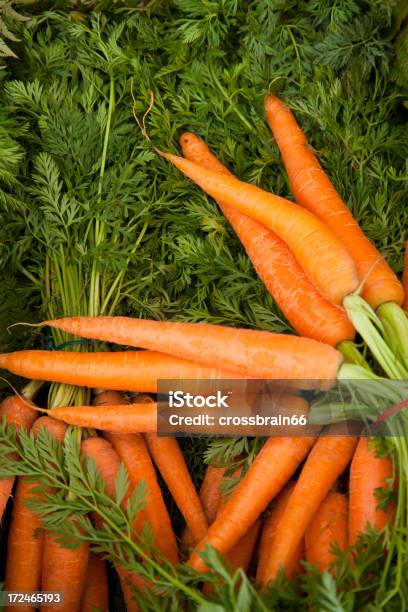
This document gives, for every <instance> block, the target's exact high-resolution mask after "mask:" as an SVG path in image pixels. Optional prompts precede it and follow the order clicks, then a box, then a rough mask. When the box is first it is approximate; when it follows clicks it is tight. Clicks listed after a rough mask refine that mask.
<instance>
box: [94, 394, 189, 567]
mask: <svg viewBox="0 0 408 612" xmlns="http://www.w3.org/2000/svg"><path fill="white" fill-rule="evenodd" d="M121 400H122V401H124V400H123V396H121V395H120V394H119V393H118V392H117V391H105V392H103V393H100V394H98V395H97V397H96V398H95V400H94V402H93V403H94V405H95V406H109V404H110V403H111V402H113V403H116V404H119V403H120V401H121ZM149 403H151V402H149ZM139 405H140V404H139V403H138V404H136V406H139ZM104 437H105V438H106V440H108V441H109V442H110V443H111V445H112V447H113V449H114V450H115V451H116V453H117V454H118V457H119V459H120V460H121V461H122V463H123V464H124V466H125V468H126V471H127V474H128V478H129V482H130V485H131V488H132V489H134V488H135V487H136V486H137V485H138V484H140V483H141V482H144V483H145V485H146V489H147V490H146V494H147V496H146V506H145V508H144V509H143V510H142V511H141V512H139V513H138V515H140V517H139V516H138V517H137V520H138V527H137V529H138V530H139V531H140V530H142V529H143V527H144V525H145V523H146V522H148V523H149V524H150V527H151V529H152V532H153V536H154V543H155V544H156V546H157V547H158V550H159V551H160V552H161V553H162V554H163V555H164V556H165V557H166V558H167V559H169V560H170V561H171V562H172V563H178V550H177V542H176V537H175V535H174V531H173V528H172V525H171V521H170V517H169V514H168V512H167V508H166V506H165V503H164V501H163V496H162V493H161V491H160V487H159V484H158V482H157V477H156V471H155V469H154V466H153V463H152V460H151V458H150V455H149V451H148V449H147V447H146V444H145V442H144V440H143V437H142V436H141V435H140V434H110V433H107V432H106V433H105V434H104ZM135 528H136V527H135Z"/></svg>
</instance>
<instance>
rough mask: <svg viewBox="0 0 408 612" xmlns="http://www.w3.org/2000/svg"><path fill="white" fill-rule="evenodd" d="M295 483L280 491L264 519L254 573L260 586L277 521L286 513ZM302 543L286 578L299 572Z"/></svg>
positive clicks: (287, 569)
mask: <svg viewBox="0 0 408 612" xmlns="http://www.w3.org/2000/svg"><path fill="white" fill-rule="evenodd" d="M294 487H295V483H294V482H291V483H289V484H287V485H286V487H285V488H284V489H283V490H282V491H281V493H280V494H279V495H278V497H277V498H276V500H275V502H274V505H273V507H272V509H271V511H270V514H269V515H268V516H267V517H266V519H265V521H264V524H263V526H262V535H261V541H260V544H259V556H258V567H257V571H256V580H257V582H259V583H260V584H262V583H263V582H264V579H265V578H264V576H265V568H266V565H267V562H268V558H269V555H270V552H271V550H272V548H273V542H274V539H275V536H276V533H277V530H278V526H279V521H280V520H281V518H282V516H283V515H284V513H285V511H286V507H287V505H288V502H289V499H290V496H291V495H292V492H293V489H294ZM303 555H304V543H303V541H301V542H300V543H299V545H298V547H297V548H296V550H295V552H294V554H293V557H292V559H291V560H290V561H289V563H288V565H287V567H286V572H285V573H286V575H287V577H289V578H290V577H291V576H292V575H293V574H294V573H297V572H299V571H300V569H301V568H300V565H299V561H300V560H301V559H303Z"/></svg>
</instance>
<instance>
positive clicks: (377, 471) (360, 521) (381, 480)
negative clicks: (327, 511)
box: [349, 438, 394, 546]
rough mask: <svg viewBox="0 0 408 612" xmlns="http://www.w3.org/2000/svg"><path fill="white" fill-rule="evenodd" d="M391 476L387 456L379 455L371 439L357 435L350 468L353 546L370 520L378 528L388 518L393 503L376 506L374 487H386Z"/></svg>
mask: <svg viewBox="0 0 408 612" xmlns="http://www.w3.org/2000/svg"><path fill="white" fill-rule="evenodd" d="M392 478H393V465H392V460H391V458H390V457H388V456H387V457H378V456H377V453H376V450H375V448H373V447H372V440H370V439H369V438H360V440H359V443H358V446H357V448H356V452H355V453H354V457H353V460H352V462H351V468H350V485H349V486H350V502H349V545H350V546H353V545H354V544H355V543H356V542H357V539H358V537H359V535H360V534H362V533H364V532H365V531H366V529H367V525H368V524H369V525H370V526H371V528H373V529H377V530H378V531H381V530H382V529H383V528H384V527H385V526H386V525H387V524H388V523H389V522H390V521H391V520H392V516H393V513H394V504H393V503H389V504H388V506H387V508H386V509H385V510H384V509H382V508H379V507H378V505H379V503H380V500H379V499H378V498H377V496H376V491H377V490H380V489H389V487H390V481H391V480H392Z"/></svg>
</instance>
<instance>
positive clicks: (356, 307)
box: [343, 295, 408, 380]
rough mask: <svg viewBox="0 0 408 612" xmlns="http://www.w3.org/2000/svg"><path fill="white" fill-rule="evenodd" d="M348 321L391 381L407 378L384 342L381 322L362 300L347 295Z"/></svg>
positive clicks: (345, 306)
mask: <svg viewBox="0 0 408 612" xmlns="http://www.w3.org/2000/svg"><path fill="white" fill-rule="evenodd" d="M343 306H344V308H345V309H346V311H347V314H348V316H349V319H350V321H351V322H352V323H353V325H354V327H355V328H356V330H357V331H358V333H359V334H360V336H361V337H362V338H363V339H364V341H365V342H366V344H367V346H368V347H369V348H370V350H371V352H372V353H373V355H374V357H375V358H376V360H377V361H378V363H379V364H380V366H381V367H382V368H383V370H384V372H386V374H387V376H389V378H391V379H393V380H399V379H401V378H408V371H407V369H406V368H405V367H404V366H403V365H402V363H400V362H399V361H398V359H397V357H396V355H395V354H394V353H393V352H392V350H391V349H390V347H389V346H388V344H387V343H386V341H385V340H384V335H385V330H384V326H383V324H382V322H381V320H380V319H379V318H378V316H377V315H376V314H375V312H374V310H373V309H372V308H371V306H369V305H368V304H367V302H366V301H365V300H363V298H361V297H360V296H358V295H348V296H346V297H345V298H344V300H343Z"/></svg>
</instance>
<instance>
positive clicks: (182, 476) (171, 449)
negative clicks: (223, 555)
mask: <svg viewBox="0 0 408 612" xmlns="http://www.w3.org/2000/svg"><path fill="white" fill-rule="evenodd" d="M138 405H139V404H136V406H138ZM144 439H145V442H146V445H147V448H148V449H149V453H150V455H151V456H152V459H153V461H154V463H155V464H156V466H157V468H158V470H159V472H160V474H161V476H162V478H163V480H164V482H165V483H166V485H167V487H168V489H169V491H170V493H171V494H172V496H173V498H174V501H175V502H176V504H177V507H178V509H179V510H180V512H181V514H182V515H183V517H184V520H185V521H186V523H187V525H188V527H189V528H190V529H191V532H192V534H193V537H194V539H195V540H196V541H199V540H201V539H202V538H203V537H204V536H205V534H206V532H207V529H208V521H207V518H206V516H205V514H204V510H203V507H202V505H201V502H200V498H199V497H198V494H197V491H196V489H195V486H194V484H193V481H192V480H191V476H190V472H189V471H188V468H187V465H186V462H185V459H184V455H183V453H182V452H181V450H180V447H179V445H178V442H177V440H176V438H168V437H160V436H157V435H156V434H154V433H150V434H144Z"/></svg>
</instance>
